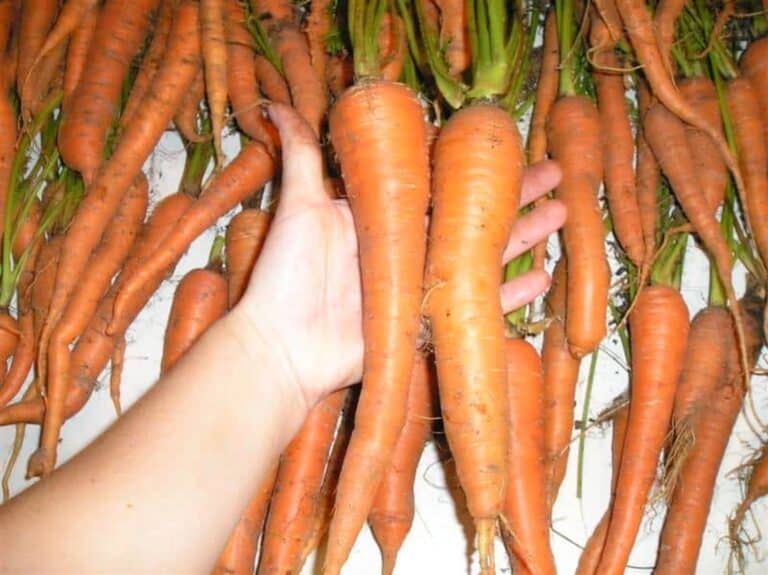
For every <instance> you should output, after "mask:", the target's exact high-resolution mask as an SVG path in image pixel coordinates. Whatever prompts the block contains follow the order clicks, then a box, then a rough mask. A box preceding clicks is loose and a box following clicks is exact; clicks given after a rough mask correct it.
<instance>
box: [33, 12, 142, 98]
mask: <svg viewBox="0 0 768 575" xmlns="http://www.w3.org/2000/svg"><path fill="white" fill-rule="evenodd" d="M69 4H71V2H69V3H67V4H66V5H65V6H64V8H62V14H63V13H64V11H65V10H66V9H67V6H69ZM60 21H61V15H59V20H57V24H56V25H57V26H58V22H60ZM98 21H99V8H98V6H97V5H96V4H94V5H93V6H92V7H91V8H90V9H88V11H87V12H86V13H85V15H84V16H83V19H82V21H81V22H80V23H79V24H78V25H77V27H76V28H75V29H74V30H73V32H72V37H71V38H70V40H69V45H68V46H67V61H66V63H65V65H64V80H63V86H62V88H63V90H64V100H63V101H62V109H67V108H69V105H70V102H71V98H72V94H74V93H75V90H76V89H77V85H78V84H79V83H80V78H81V77H82V75H83V68H85V63H86V60H87V58H88V49H89V48H90V46H91V40H93V36H94V34H95V33H96V24H97V23H98ZM51 34H53V31H51ZM48 37H49V38H50V37H51V35H50V34H49V36H48ZM134 85H135V84H134Z"/></svg>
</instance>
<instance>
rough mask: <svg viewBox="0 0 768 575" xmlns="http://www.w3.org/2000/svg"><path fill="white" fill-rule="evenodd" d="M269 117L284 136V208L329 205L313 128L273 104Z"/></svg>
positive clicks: (283, 105) (321, 160)
mask: <svg viewBox="0 0 768 575" xmlns="http://www.w3.org/2000/svg"><path fill="white" fill-rule="evenodd" d="M267 111H268V113H269V117H270V119H271V120H272V122H273V123H274V124H275V126H277V129H278V131H279V132H280V141H281V148H282V159H283V176H282V189H281V198H280V205H284V204H288V205H294V206H295V205H297V204H301V203H317V202H322V201H328V195H327V194H326V192H325V189H324V187H323V159H322V154H321V152H320V145H319V144H318V142H317V138H316V137H315V133H314V132H313V131H312V128H311V127H310V126H309V124H308V123H307V122H306V121H305V120H304V119H303V118H302V117H301V116H299V114H298V113H297V112H296V111H295V110H294V109H293V108H291V107H290V106H286V105H285V104H279V103H272V104H270V106H269V108H267Z"/></svg>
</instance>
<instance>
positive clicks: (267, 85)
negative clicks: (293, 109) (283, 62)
mask: <svg viewBox="0 0 768 575" xmlns="http://www.w3.org/2000/svg"><path fill="white" fill-rule="evenodd" d="M254 65H255V75H256V80H257V81H258V83H259V88H260V89H261V92H262V93H263V94H264V96H266V98H267V99H268V100H271V101H273V102H280V103H281V104H290V103H291V93H290V92H289V91H288V85H287V84H286V83H285V79H283V77H282V76H281V75H280V72H278V71H277V70H276V69H275V67H274V66H273V65H272V62H270V61H269V60H267V59H266V58H265V57H264V56H261V55H259V54H257V55H256V56H255V59H254Z"/></svg>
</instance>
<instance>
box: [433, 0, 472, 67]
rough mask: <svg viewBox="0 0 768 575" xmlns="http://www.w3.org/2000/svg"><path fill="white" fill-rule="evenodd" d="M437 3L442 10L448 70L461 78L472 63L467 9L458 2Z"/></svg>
mask: <svg viewBox="0 0 768 575" xmlns="http://www.w3.org/2000/svg"><path fill="white" fill-rule="evenodd" d="M435 3H436V4H437V6H438V8H439V9H440V22H441V26H440V37H441V39H442V40H443V42H445V59H446V60H447V61H448V70H449V71H450V73H451V74H452V75H454V76H460V75H461V73H462V72H464V70H466V69H467V67H468V66H469V64H470V61H471V56H470V43H469V23H468V21H467V8H466V7H465V5H464V2H460V1H457V0H436V1H435Z"/></svg>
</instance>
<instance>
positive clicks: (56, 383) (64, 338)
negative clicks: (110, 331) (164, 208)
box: [27, 175, 149, 477]
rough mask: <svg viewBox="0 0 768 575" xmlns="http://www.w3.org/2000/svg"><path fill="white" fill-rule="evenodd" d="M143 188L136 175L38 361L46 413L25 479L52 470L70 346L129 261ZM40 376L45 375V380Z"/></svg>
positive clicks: (141, 212)
mask: <svg viewBox="0 0 768 575" xmlns="http://www.w3.org/2000/svg"><path fill="white" fill-rule="evenodd" d="M148 189H149V183H148V182H147V179H146V178H145V177H144V176H143V175H141V176H140V177H139V178H138V179H137V181H136V183H135V184H134V186H133V187H132V188H131V190H130V191H129V192H128V194H126V196H125V198H124V200H123V203H122V204H121V206H120V208H119V209H118V211H117V213H116V214H115V216H114V218H113V219H112V222H111V223H110V226H109V228H108V229H107V231H106V232H105V234H104V237H103V239H102V242H101V245H100V246H99V247H98V248H97V249H96V250H95V251H94V252H93V255H92V256H91V259H90V261H89V265H88V273H87V275H85V276H84V277H83V278H81V280H80V285H79V286H78V289H77V290H76V291H75V292H74V293H73V294H72V296H71V297H70V299H69V302H68V303H67V306H66V308H65V310H64V313H63V315H62V317H61V321H60V322H59V323H57V325H56V327H55V328H54V329H53V331H52V332H51V337H50V340H49V342H48V347H47V350H46V353H47V355H46V356H44V357H42V358H40V361H41V362H47V367H48V369H47V371H43V370H41V371H40V372H39V374H38V375H39V377H40V378H41V381H43V382H44V383H45V392H46V411H45V420H44V422H43V431H42V434H41V437H40V448H39V449H38V450H37V452H35V453H34V454H33V455H32V457H30V459H29V465H28V469H27V475H28V476H30V477H32V476H46V475H48V474H49V473H51V471H53V468H54V466H55V465H56V449H57V446H58V442H59V434H60V431H61V426H62V425H63V423H64V419H65V416H64V402H65V399H66V395H67V385H68V383H69V366H70V361H71V356H70V351H69V346H70V344H72V343H73V342H74V341H75V340H76V339H77V338H78V337H79V336H80V335H81V334H82V332H83V330H85V329H86V328H87V327H88V324H89V322H90V321H91V318H92V316H93V314H94V313H95V312H96V310H97V308H98V305H99V302H100V301H101V298H102V297H103V296H104V294H105V293H106V292H107V290H108V288H109V285H110V281H111V280H112V277H113V276H114V275H115V274H116V273H117V272H118V270H119V269H120V267H121V266H122V264H123V262H124V261H125V259H126V257H127V256H128V253H129V251H130V249H131V246H132V245H133V243H134V240H135V238H136V236H137V235H138V233H139V230H140V229H141V224H142V222H143V221H144V214H145V213H146V210H147V202H148V199H149V198H148ZM65 242H66V240H65ZM62 249H63V246H62ZM59 265H61V264H59ZM57 277H58V273H57ZM43 373H47V378H46V377H44V375H42V374H43Z"/></svg>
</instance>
